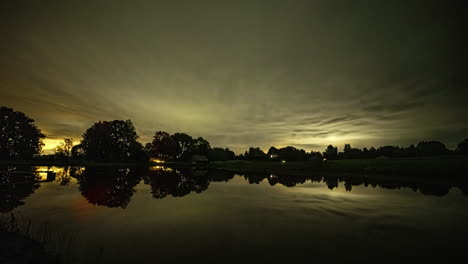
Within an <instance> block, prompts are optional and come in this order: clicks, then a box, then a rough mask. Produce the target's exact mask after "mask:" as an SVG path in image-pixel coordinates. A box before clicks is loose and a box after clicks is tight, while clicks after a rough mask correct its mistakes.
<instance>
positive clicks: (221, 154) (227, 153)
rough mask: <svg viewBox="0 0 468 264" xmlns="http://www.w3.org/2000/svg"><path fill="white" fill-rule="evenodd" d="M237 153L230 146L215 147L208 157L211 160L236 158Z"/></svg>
mask: <svg viewBox="0 0 468 264" xmlns="http://www.w3.org/2000/svg"><path fill="white" fill-rule="evenodd" d="M235 157H236V154H235V153H234V152H232V151H231V150H229V149H228V148H225V149H223V148H213V149H211V150H210V151H209V153H208V159H209V160H211V161H226V160H233V159H235Z"/></svg>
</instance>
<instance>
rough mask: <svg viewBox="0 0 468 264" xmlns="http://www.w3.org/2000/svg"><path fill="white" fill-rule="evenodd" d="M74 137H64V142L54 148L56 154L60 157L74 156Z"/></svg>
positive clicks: (68, 157)
mask: <svg viewBox="0 0 468 264" xmlns="http://www.w3.org/2000/svg"><path fill="white" fill-rule="evenodd" d="M72 148H73V139H72V138H64V139H63V142H62V143H60V144H59V145H58V146H57V147H55V148H54V151H55V155H56V156H57V157H59V158H65V159H70V158H71V156H72Z"/></svg>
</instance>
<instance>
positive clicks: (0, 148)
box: [0, 107, 45, 160]
mask: <svg viewBox="0 0 468 264" xmlns="http://www.w3.org/2000/svg"><path fill="white" fill-rule="evenodd" d="M43 138H45V135H44V134H42V133H41V130H40V129H39V128H37V127H36V125H35V124H34V120H33V119H31V118H29V117H27V116H26V115H25V114H24V113H21V112H16V111H14V110H13V109H11V108H7V107H0V160H19V159H22V160H29V159H32V158H33V156H34V155H36V154H40V152H41V149H42V146H43V143H42V139H43Z"/></svg>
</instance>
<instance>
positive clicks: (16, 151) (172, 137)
mask: <svg viewBox="0 0 468 264" xmlns="http://www.w3.org/2000/svg"><path fill="white" fill-rule="evenodd" d="M44 138H45V135H44V134H43V133H42V132H41V130H40V129H39V128H38V127H37V126H36V125H35V124H34V120H33V119H31V118H29V117H27V116H26V115H25V114H24V113H21V112H17V111H14V110H13V109H11V108H7V107H0V160H32V159H36V160H41V161H60V162H70V161H74V162H84V161H94V162H109V161H111V162H128V161H147V160H148V159H150V158H153V159H161V160H164V161H191V160H194V158H195V159H196V160H197V161H200V160H202V161H204V160H210V161H226V160H233V159H240V160H273V161H306V160H311V159H320V160H322V159H330V160H333V159H353V158H378V157H417V156H436V155H450V154H463V155H468V139H465V140H464V141H462V142H460V143H459V144H458V146H457V149H455V150H449V149H447V148H446V146H445V145H444V144H443V143H441V142H439V141H422V142H419V143H418V144H417V145H416V146H414V145H411V146H409V147H397V146H383V147H378V148H374V147H371V148H370V149H367V148H363V149H358V148H353V147H351V145H350V144H345V146H344V148H343V151H342V152H339V151H338V148H337V147H335V146H332V145H329V146H328V147H327V148H326V149H325V151H324V152H319V151H310V152H306V151H305V150H303V149H297V148H295V147H292V146H288V147H284V148H279V149H278V148H275V147H271V148H270V149H269V150H268V152H267V153H265V152H264V151H263V150H261V149H260V148H250V149H249V150H248V151H246V152H245V153H243V154H240V155H235V153H234V152H233V151H231V150H230V149H228V148H216V147H215V148H212V147H211V145H210V143H209V142H208V141H207V140H206V139H204V138H202V137H197V138H193V137H191V136H190V135H188V134H185V133H174V134H169V133H167V132H165V131H156V132H155V134H154V136H153V139H152V141H151V142H148V143H146V144H145V145H144V146H143V145H142V144H141V143H140V142H139V141H138V135H137V133H136V129H135V127H134V125H133V124H132V122H131V121H130V120H126V121H124V120H113V121H100V122H97V123H94V124H93V125H92V126H91V127H90V128H88V129H87V130H86V131H85V132H84V134H83V137H82V139H81V140H80V143H79V144H78V145H74V144H73V139H71V138H66V139H64V142H63V143H62V144H60V145H59V146H57V147H56V148H55V153H54V154H52V155H41V149H42V146H43V145H44V144H43V143H42V141H43V139H44Z"/></svg>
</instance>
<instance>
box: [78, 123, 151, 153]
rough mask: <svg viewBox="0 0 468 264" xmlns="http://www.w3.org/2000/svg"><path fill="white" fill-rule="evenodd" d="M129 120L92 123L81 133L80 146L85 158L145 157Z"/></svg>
mask: <svg viewBox="0 0 468 264" xmlns="http://www.w3.org/2000/svg"><path fill="white" fill-rule="evenodd" d="M137 138H138V135H137V133H136V131H135V127H134V126H133V124H132V122H131V121H130V120H126V121H122V120H114V121H103V122H98V123H94V124H93V125H92V126H91V127H90V128H88V130H86V132H85V133H84V134H83V140H81V147H82V148H83V152H84V156H85V158H86V159H87V160H93V161H132V160H133V161H134V160H141V159H144V158H145V155H144V152H143V146H142V145H141V143H139V142H138V141H137Z"/></svg>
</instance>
